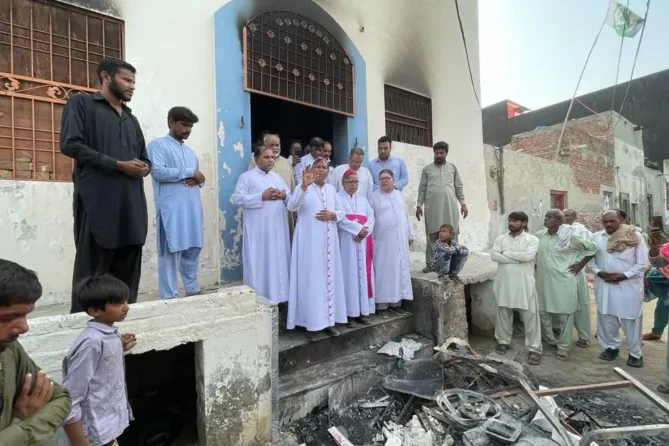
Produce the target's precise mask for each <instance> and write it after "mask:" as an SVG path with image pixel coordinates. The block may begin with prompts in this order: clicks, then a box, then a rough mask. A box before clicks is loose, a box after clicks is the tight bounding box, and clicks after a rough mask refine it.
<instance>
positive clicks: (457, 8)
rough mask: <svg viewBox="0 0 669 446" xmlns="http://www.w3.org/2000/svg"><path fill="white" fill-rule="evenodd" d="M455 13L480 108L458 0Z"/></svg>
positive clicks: (470, 78)
mask: <svg viewBox="0 0 669 446" xmlns="http://www.w3.org/2000/svg"><path fill="white" fill-rule="evenodd" d="M455 13H456V14H457V16H458V24H459V25H460V35H462V44H463V45H464V47H465V57H466V58H467V68H468V69H469V80H470V81H471V82H472V90H473V91H474V96H475V97H476V103H477V104H478V106H479V108H481V100H480V99H479V95H478V93H477V92H476V83H475V82H474V74H473V73H472V64H471V62H470V61H469V50H468V49H467V38H466V37H465V28H464V26H463V25H462V17H460V5H459V4H458V0H455Z"/></svg>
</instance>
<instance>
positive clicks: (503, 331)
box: [491, 212, 542, 365]
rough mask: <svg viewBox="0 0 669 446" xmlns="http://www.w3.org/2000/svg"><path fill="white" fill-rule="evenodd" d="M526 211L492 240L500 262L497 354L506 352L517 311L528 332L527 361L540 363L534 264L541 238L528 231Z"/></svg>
mask: <svg viewBox="0 0 669 446" xmlns="http://www.w3.org/2000/svg"><path fill="white" fill-rule="evenodd" d="M528 220H529V219H528V217H527V214H525V213H524V212H511V213H510V214H509V226H508V227H509V232H508V233H507V234H505V235H500V236H499V237H497V238H496V239H495V242H494V243H493V247H492V252H491V257H492V260H493V261H495V262H497V263H498V264H499V266H498V269H497V276H495V284H494V293H495V301H496V303H497V319H496V320H495V339H496V340H497V348H495V353H497V354H499V355H504V354H505V353H506V352H507V350H508V349H509V345H510V344H511V336H512V335H513V312H514V311H518V312H519V313H520V317H521V319H522V321H523V325H524V331H525V347H527V349H528V350H529V353H528V356H527V362H528V363H529V364H531V365H538V364H539V363H540V362H541V352H542V347H541V320H540V318H539V303H538V300H537V292H536V289H535V286H534V284H535V282H534V265H535V257H536V255H537V250H538V249H539V239H537V238H536V237H535V236H533V235H532V234H529V233H528V232H527V222H528Z"/></svg>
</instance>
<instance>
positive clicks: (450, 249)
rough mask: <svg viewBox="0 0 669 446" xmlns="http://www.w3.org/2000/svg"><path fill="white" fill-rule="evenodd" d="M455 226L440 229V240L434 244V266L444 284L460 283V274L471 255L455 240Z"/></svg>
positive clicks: (442, 226)
mask: <svg viewBox="0 0 669 446" xmlns="http://www.w3.org/2000/svg"><path fill="white" fill-rule="evenodd" d="M453 236H454V234H453V226H451V225H448V224H445V225H441V226H440V227H439V238H438V239H437V241H436V242H434V264H433V265H432V269H433V270H434V271H436V273H437V275H438V276H439V279H440V280H442V281H444V282H449V281H450V280H453V281H455V282H460V278H459V277H458V274H459V273H460V271H462V268H463V267H464V266H465V262H466V261H467V256H468V255H469V249H467V248H466V247H465V246H462V245H458V243H457V242H456V241H455V240H454V237H453Z"/></svg>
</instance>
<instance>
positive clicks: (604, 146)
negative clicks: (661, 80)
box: [510, 115, 615, 230]
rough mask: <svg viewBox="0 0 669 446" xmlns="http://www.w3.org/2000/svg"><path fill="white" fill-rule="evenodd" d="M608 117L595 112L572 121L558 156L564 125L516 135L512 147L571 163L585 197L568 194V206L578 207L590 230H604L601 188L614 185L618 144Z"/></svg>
mask: <svg viewBox="0 0 669 446" xmlns="http://www.w3.org/2000/svg"><path fill="white" fill-rule="evenodd" d="M609 119H610V118H609V117H608V116H602V115H593V116H590V117H587V118H583V119H580V120H577V121H571V122H569V123H568V125H567V128H566V129H565V132H564V136H563V138H562V143H561V145H560V153H559V154H558V155H557V157H556V152H557V144H558V140H559V137H560V132H561V130H562V124H560V125H555V126H551V127H548V128H545V129H538V130H535V131H532V132H528V133H523V134H521V135H516V136H514V137H513V139H512V141H511V147H510V148H511V149H512V150H515V151H518V152H522V153H525V154H528V155H532V156H536V157H539V158H543V159H546V160H554V162H559V163H562V164H566V165H568V166H569V168H570V169H571V171H572V173H573V179H574V183H575V186H576V187H577V188H578V189H579V190H580V192H581V194H582V197H581V198H582V199H581V200H578V201H577V200H573V198H574V197H570V196H569V195H568V196H567V206H568V207H571V208H575V209H576V211H577V212H578V213H579V220H581V222H582V223H583V224H585V225H586V226H587V227H588V228H589V229H591V230H599V229H601V223H600V216H601V211H602V208H601V203H602V200H603V194H602V189H603V188H609V189H614V188H615V145H614V139H613V132H612V131H611V129H610V122H609ZM570 198H572V199H570ZM585 203H588V204H585ZM548 205H549V204H548Z"/></svg>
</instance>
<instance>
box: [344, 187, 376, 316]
mask: <svg viewBox="0 0 669 446" xmlns="http://www.w3.org/2000/svg"><path fill="white" fill-rule="evenodd" d="M339 201H340V202H341V204H342V208H343V209H344V214H345V217H344V218H343V219H342V220H341V221H340V222H339V223H338V225H337V226H338V227H339V247H340V250H341V266H342V270H343V272H344V294H345V295H346V312H347V315H348V317H359V316H360V315H363V316H368V315H369V314H371V313H374V311H375V308H374V268H373V267H372V259H371V256H370V257H369V258H368V254H367V253H368V251H367V248H368V242H370V241H371V237H372V231H373V230H374V211H372V207H371V206H370V205H369V202H368V201H367V199H366V198H365V197H363V196H360V195H358V194H355V195H353V196H350V195H349V194H347V193H346V192H345V191H344V190H341V191H339ZM363 226H366V227H367V230H368V231H369V235H368V236H367V238H366V239H365V240H363V241H361V242H360V243H357V242H356V241H354V240H353V239H354V238H355V237H356V236H357V235H358V234H359V233H360V231H361V230H362V227H363Z"/></svg>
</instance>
